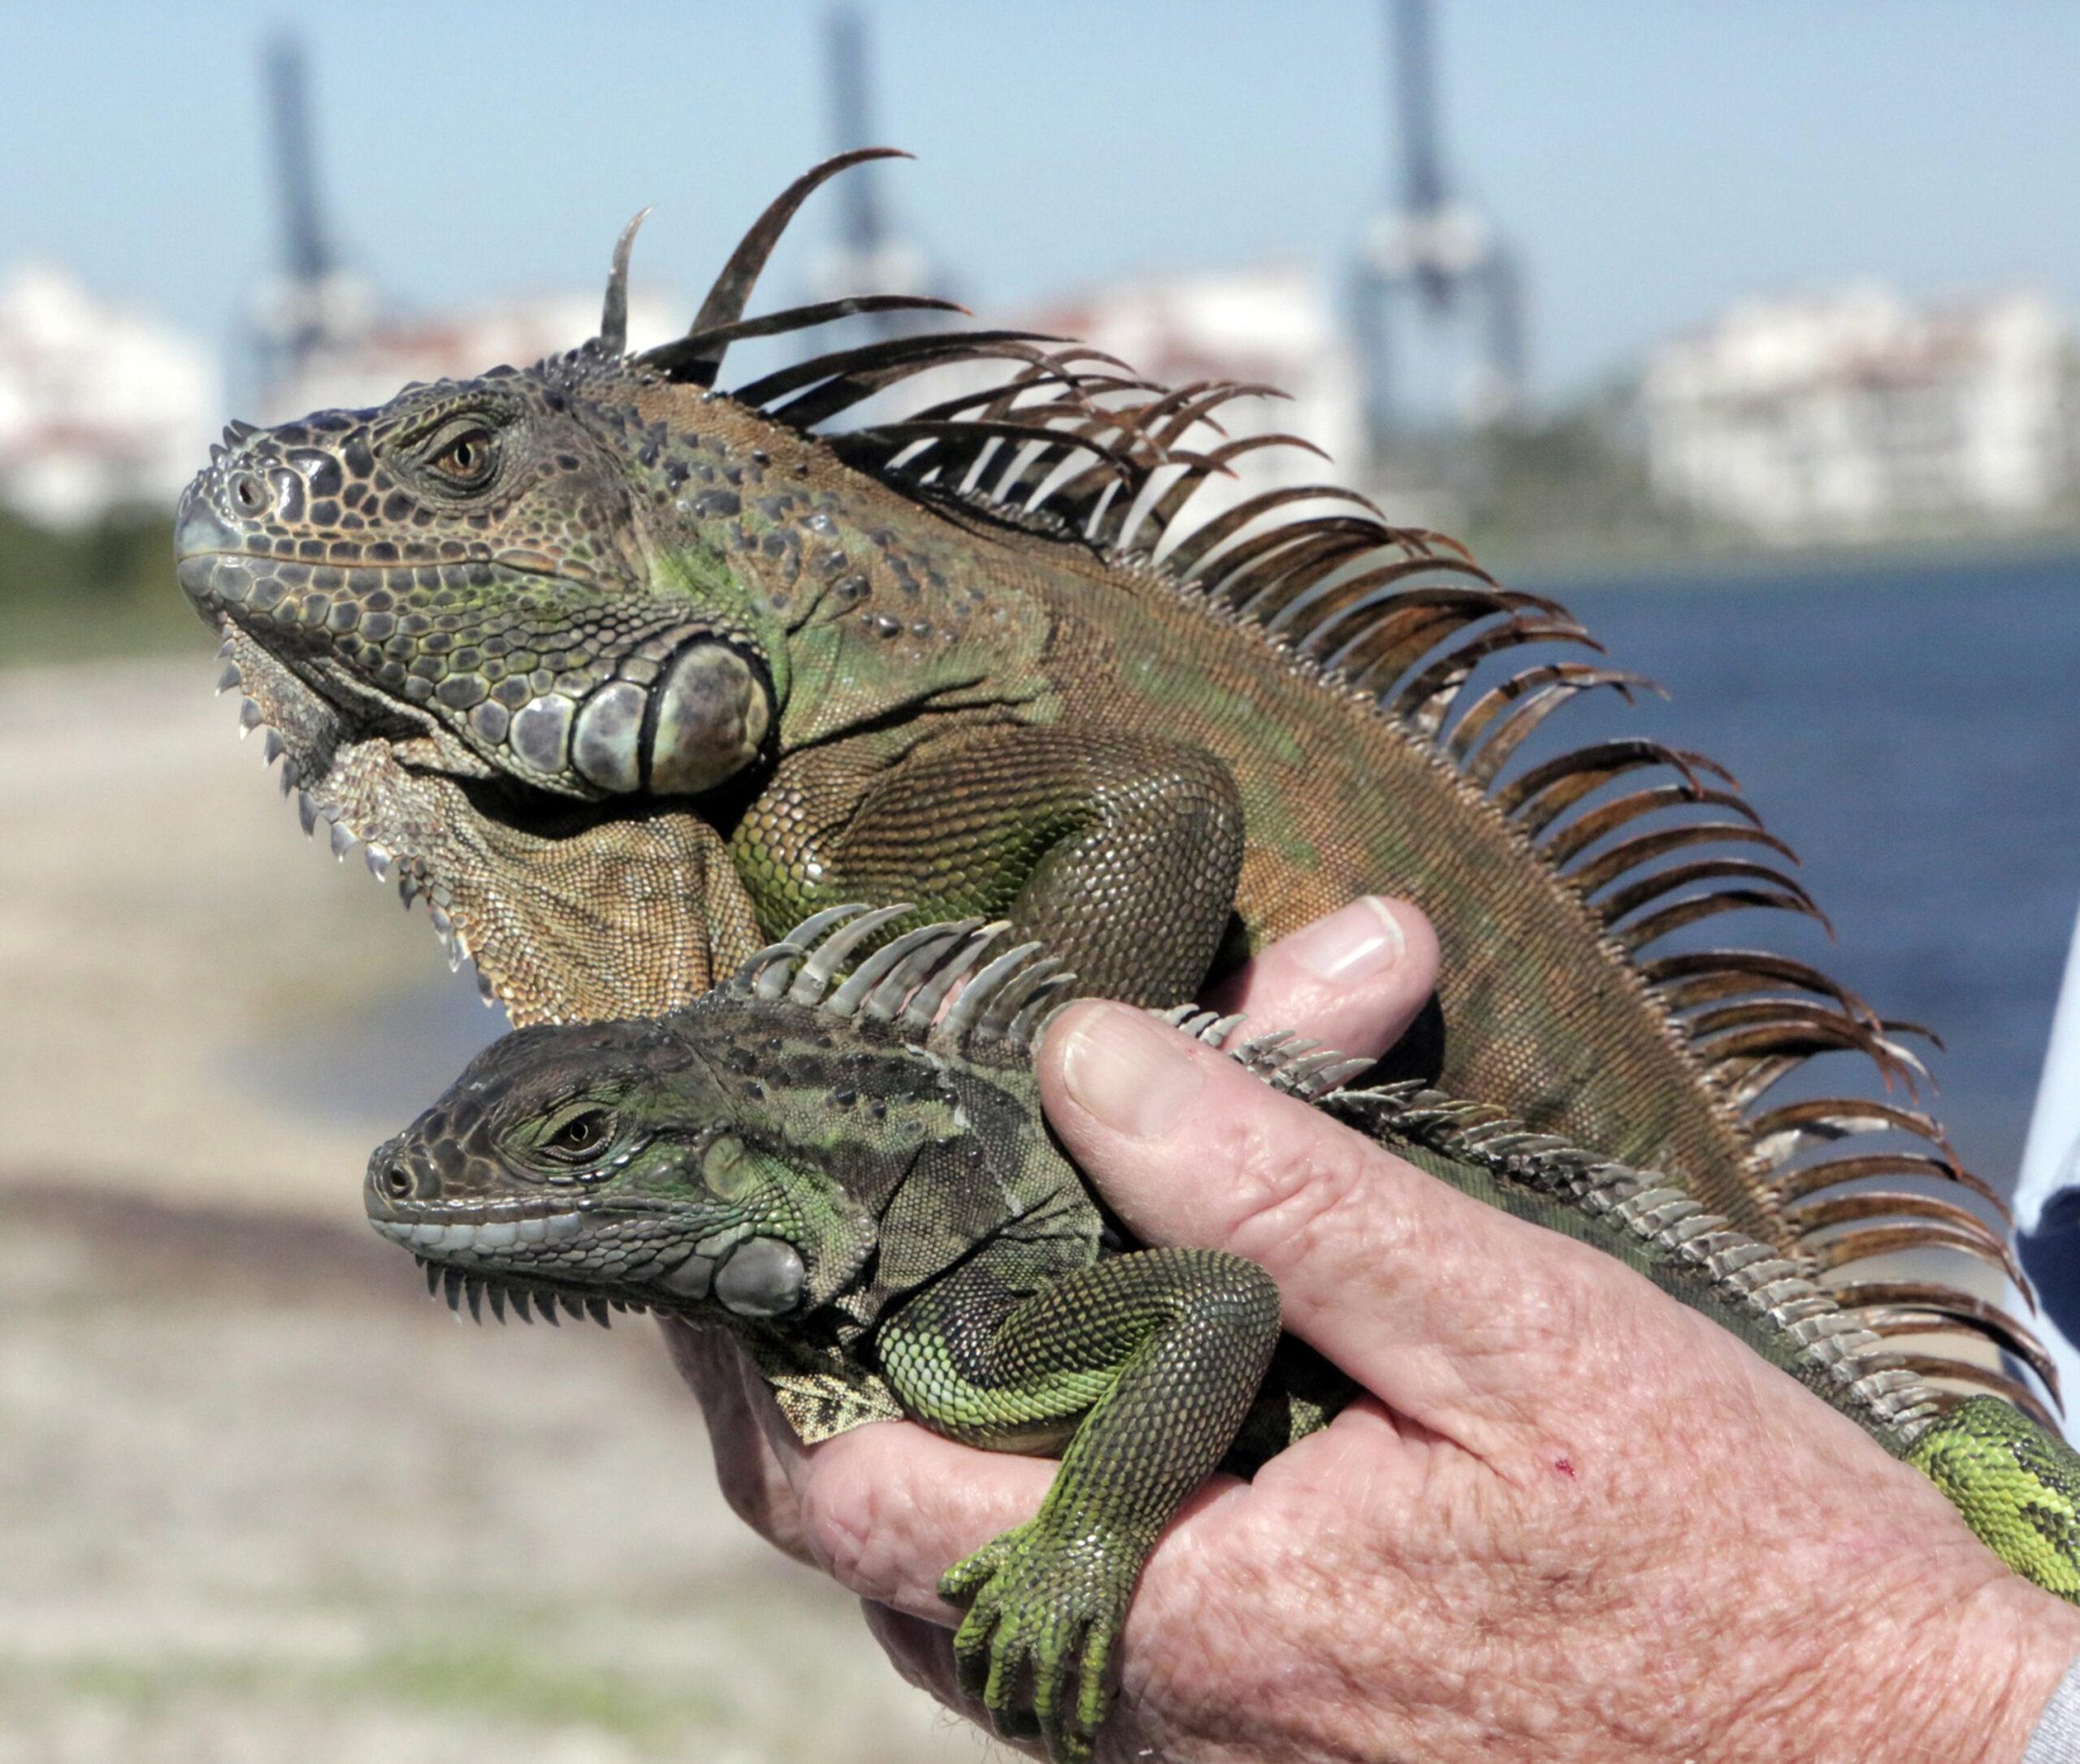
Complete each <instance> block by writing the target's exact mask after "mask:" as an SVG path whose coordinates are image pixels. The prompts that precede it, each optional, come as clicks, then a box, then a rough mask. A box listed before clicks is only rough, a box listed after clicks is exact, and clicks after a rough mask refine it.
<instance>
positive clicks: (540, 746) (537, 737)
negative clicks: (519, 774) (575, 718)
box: [505, 692, 578, 772]
mask: <svg viewBox="0 0 2080 1764" xmlns="http://www.w3.org/2000/svg"><path fill="white" fill-rule="evenodd" d="M577 708H578V707H577V706H576V705H574V704H572V703H571V702H570V700H569V699H567V698H565V696H563V694H562V693H561V692H551V693H549V694H548V695H547V696H545V697H542V698H535V699H530V700H528V701H527V702H526V704H523V705H522V706H521V707H520V709H519V710H518V713H515V715H514V717H513V722H512V723H511V725H510V726H509V727H508V729H507V730H506V735H505V739H506V743H507V744H508V745H509V747H511V748H512V749H513V752H515V753H516V754H518V756H520V757H521V759H522V760H523V761H526V763H527V764H528V765H531V766H532V767H533V768H534V769H535V770H536V771H537V772H561V770H562V769H563V758H564V752H565V743H566V742H567V741H568V740H569V739H570V717H571V713H572V712H574V710H576V709H577Z"/></svg>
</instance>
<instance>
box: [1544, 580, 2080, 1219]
mask: <svg viewBox="0 0 2080 1764" xmlns="http://www.w3.org/2000/svg"><path fill="white" fill-rule="evenodd" d="M1518 585H1519V586H1523V587H1537V586H1538V584H1537V583H1535V582H1526V583H1519V584H1518ZM1561 597H1562V599H1564V600H1566V601H1567V603H1568V604H1569V605H1570V606H1571V608H1572V609H1573V610H1574V611H1575V613H1578V614H1579V616H1580V618H1582V621H1583V622H1584V623H1585V624H1586V625H1588V626H1589V628H1590V629H1591V630H1592V631H1595V632H1596V634H1597V637H1598V638H1599V639H1601V641H1602V642H1604V643H1605V644H1607V645H1608V646H1609V648H1610V653H1611V656H1612V657H1613V659H1614V661H1616V662H1617V663H1618V664H1619V665H1623V666H1625V667H1628V668H1635V669H1637V670H1640V671H1641V672H1643V673H1646V674H1652V675H1653V676H1654V677H1655V678H1657V679H1659V680H1660V681H1661V682H1662V684H1663V685H1664V686H1666V687H1668V688H1669V690H1670V694H1671V698H1670V701H1669V702H1668V703H1667V704H1659V703H1657V702H1653V701H1649V703H1647V704H1645V705H1644V706H1643V707H1641V708H1640V709H1637V710H1636V711H1633V712H1631V713H1627V712H1626V711H1624V709H1623V707H1622V706H1618V707H1614V708H1605V707H1601V706H1599V707H1597V708H1595V709H1592V707H1591V705H1590V704H1588V703H1584V704H1581V705H1580V706H1579V707H1578V708H1576V709H1573V710H1571V711H1570V712H1569V713H1563V714H1562V715H1561V716H1556V717H1553V719H1552V721H1553V723H1554V724H1556V725H1558V724H1561V723H1562V722H1564V723H1565V724H1566V725H1567V728H1566V735H1568V737H1569V739H1579V737H1580V736H1581V735H1583V734H1585V733H1587V732H1588V731H1589V730H1592V729H1601V730H1605V731H1606V732H1610V733H1618V732H1629V731H1632V730H1636V731H1638V732H1640V733H1651V734H1653V735H1657V736H1658V737H1659V738H1660V739H1663V740H1666V741H1668V742H1669V743H1671V744H1672V745H1676V746H1681V747H1687V748H1693V749H1695V750H1696V751H1698V752H1704V753H1707V754H1709V755H1710V756H1712V757H1713V758H1714V759H1716V760H1718V761H1721V762H1722V763H1723V764H1724V765H1727V766H1728V767H1730V768H1731V769H1732V771H1733V772H1734V773H1735V775H1736V776H1737V777H1738V778H1740V782H1741V784H1742V786H1743V787H1744V789H1745V790H1746V791H1747V792H1748V797H1749V800H1751V801H1752V802H1753V804H1755V805H1756V806H1757V808H1759V809H1761V812H1762V814H1763V816H1764V818H1765V819H1766V821H1767V822H1768V824H1769V826H1770V828H1771V829H1772V830H1774V832H1775V833H1777V834H1779V836H1780V837H1782V838H1783V839H1787V840H1788V841H1789V842H1790V843H1791V844H1792V847H1794V849H1796V851H1797V852H1798V853H1799V855H1800V857H1801V858H1802V859H1803V860H1804V869H1802V870H1801V871H1800V872H1799V876H1800V880H1801V881H1802V882H1804V883H1805V885H1806V886H1807V887H1808V889H1809V891H1811V893H1812V894H1813V897H1814V898H1815V899H1817V900H1818V903H1819V904H1820V905H1821V907H1822V908H1823V909H1824V910H1825V911H1826V912H1827V914H1828V916H1829V917H1831V919H1832V920H1833V921H1834V924H1835V930H1836V931H1837V932H1838V933H1839V942H1838V943H1835V944H1833V945H1830V944H1829V943H1827V941H1826V937H1825V935H1824V934H1820V933H1818V932H1817V931H1812V932H1808V931H1807V930H1806V928H1805V927H1804V926H1802V925H1800V924H1798V923H1797V922H1796V921H1795V920H1794V919H1793V918H1792V916H1790V915H1787V914H1783V913H1752V912H1751V913H1741V914H1737V915H1729V916H1727V917H1725V918H1722V919H1719V920H1717V921H1713V925H1712V926H1711V934H1713V935H1715V936H1717V937H1718V938H1720V939H1722V940H1723V941H1727V942H1733V943H1742V944H1745V945H1754V944H1757V943H1760V944H1761V945H1762V946H1763V947H1770V948H1777V949H1782V950H1784V951H1787V953H1793V954H1798V955H1801V956H1805V957H1807V958H1808V959H1809V960H1815V961H1817V962H1818V964H1819V965H1821V966H1822V967H1823V968H1824V969H1827V970H1828V971H1829V972H1831V973H1834V974H1835V976H1836V977H1839V979H1841V980H1843V981H1844V982H1847V983H1848V985H1849V986H1852V987H1853V988H1854V989H1855V990H1857V991H1859V992H1861V994H1863V995H1864V996H1865V998H1867V999H1869V1000H1870V1002H1871V1003H1872V1004H1874V1006H1876V1007H1877V1008H1878V1010H1879V1011H1881V1012H1883V1013H1884V1014H1886V1015H1887V1016H1899V1017H1904V1018H1908V1019H1910V1020H1913V1021H1919V1022H1922V1023H1926V1024H1927V1025H1929V1026H1930V1027H1931V1028H1933V1029H1935V1030H1936V1031H1937V1032H1938V1033H1939V1034H1941V1035H1942V1037H1943V1040H1944V1042H1946V1043H1947V1049H1948V1051H1946V1052H1943V1053H1940V1054H1937V1053H1935V1052H1933V1051H1931V1052H1930V1054H1929V1056H1928V1057H1929V1060H1930V1065H1931V1067H1932V1068H1933V1069H1934V1071H1935V1074H1936V1077H1937V1078H1938V1079H1939V1081H1940V1086H1941V1089H1940V1092H1939V1095H1938V1097H1937V1099H1936V1100H1935V1112H1936V1113H1938V1114H1939V1116H1941V1117H1942V1119H1943V1121H1944V1123H1945V1124H1946V1125H1948V1127H1949V1129H1950V1130H1951V1133H1952V1138H1953V1139H1954V1140H1955V1142H1956V1146H1957V1149H1958V1151H1959V1152H1960V1153H1961V1155H1963V1157H1964V1159H1965V1162H1966V1163H1967V1164H1970V1165H1971V1166H1972V1167H1974V1168H1977V1169H1978V1170H1979V1171H1980V1172H1982V1174H1984V1175H1985V1176H1986V1177H1987V1179H1988V1180H1990V1181H1994V1182H1995V1183H1997V1184H1999V1185H2002V1186H2005V1185H2008V1182H2009V1181H2011V1180H2012V1177H2013V1172H2014V1168H2015V1164H2016V1163H2017V1159H2019V1157H2020V1156H2021V1146H2022V1137H2023V1133H2024V1131H2025V1129H2026V1126H2027V1124H2028V1116H2029V1109H2030V1102H2031V1100H2032V1099H2033V1098H2034V1096H2035V1090H2036V1084H2037V1079H2038V1075H2039V1065H2040V1063H2041V1061H2042V1060H2043V1047H2044V1042H2045V1038H2046V1036H2047V1035H2048V1033H2049V1029H2050V1025H2051V1012H2052V1005H2053V1003H2055V999H2056V990H2057V986H2058V979H2059V973H2060V970H2061V964H2062V963H2063V961H2064V959H2065V948H2066V943H2067V940H2068V938H2069V937H2070V936H2071V934H2072V931H2073V925H2074V912H2075V910H2076V908H2080V557H2059V558H2048V559H2047V558H2034V559H2028V560H2020V561H2002V562H1998V563H1986V564H1976V565H1974V564H1960V563H1941V564H1936V563H1930V564H1925V565H1924V564H1902V563H1900V562H1897V561H1891V562H1886V563H1883V564H1873V565H1871V566H1868V567H1865V568H1857V569H1853V570H1850V569H1841V568H1829V569H1827V570H1825V571H1824V572H1822V571H1813V572H1810V573H1807V574H1783V575H1779V576H1772V577H1769V578H1766V579H1764V578H1758V577H1756V576H1754V575H1753V574H1744V575H1740V576H1727V577H1726V578H1723V579H1707V578H1695V577H1691V576H1688V575H1686V576H1685V577H1684V579H1683V582H1682V583H1681V585H1680V586H1679V587H1667V586H1666V585H1663V584H1657V583H1651V582H1647V581H1620V582H1611V583H1601V584H1594V585H1591V586H1587V587H1584V586H1583V585H1581V584H1579V583H1571V584H1569V585H1568V586H1567V587H1566V588H1565V589H1564V590H1563V591H1562V593H1561ZM1838 1060H1839V1064H1841V1066H1842V1068H1843V1070H1844V1074H1848V1073H1850V1072H1851V1071H1852V1066H1851V1064H1850V1060H1849V1059H1848V1056H1838Z"/></svg>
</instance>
